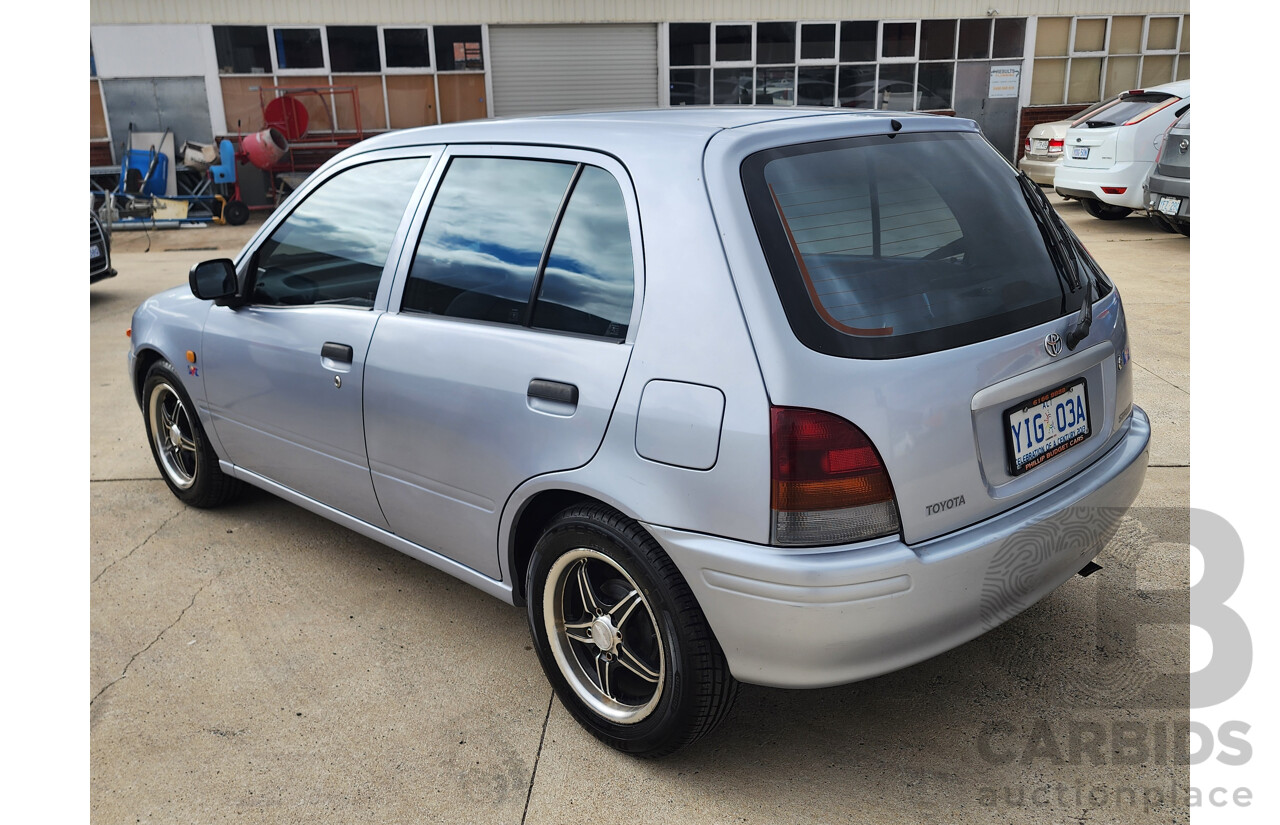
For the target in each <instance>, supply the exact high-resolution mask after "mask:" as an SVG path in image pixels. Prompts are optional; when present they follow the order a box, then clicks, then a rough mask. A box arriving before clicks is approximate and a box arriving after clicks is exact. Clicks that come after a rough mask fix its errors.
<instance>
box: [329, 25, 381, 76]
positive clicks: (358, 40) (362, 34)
mask: <svg viewBox="0 0 1280 825" xmlns="http://www.w3.org/2000/svg"><path fill="white" fill-rule="evenodd" d="M325 35H326V36H327V37H328V38H329V68H330V69H332V70H333V71H335V72H377V71H381V70H382V63H381V61H380V59H379V58H378V27H377V26H329V27H328V28H326V29H325Z"/></svg>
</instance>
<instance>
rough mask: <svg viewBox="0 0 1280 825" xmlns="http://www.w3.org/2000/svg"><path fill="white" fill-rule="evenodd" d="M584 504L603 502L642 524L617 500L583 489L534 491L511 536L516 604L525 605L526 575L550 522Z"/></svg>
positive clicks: (514, 522) (518, 513)
mask: <svg viewBox="0 0 1280 825" xmlns="http://www.w3.org/2000/svg"><path fill="white" fill-rule="evenodd" d="M580 504H600V505H603V506H605V507H608V508H610V509H612V510H614V511H616V512H618V513H619V514H620V515H622V516H624V517H626V518H629V519H631V520H632V521H637V523H638V520H637V519H636V517H635V515H634V514H632V513H628V512H627V511H626V510H625V509H623V508H622V507H619V506H618V504H617V503H616V502H612V501H608V500H606V499H604V498H601V497H599V496H595V495H592V494H590V493H587V492H585V491H583V490H574V489H571V488H567V487H552V488H548V489H544V490H539V491H537V492H535V493H533V494H532V495H530V496H529V497H528V498H526V499H525V500H524V501H523V502H521V503H520V504H519V506H518V509H517V510H516V511H515V516H514V517H513V518H512V522H511V528H510V531H509V532H508V536H507V571H508V573H509V574H510V576H511V600H512V602H513V603H514V604H516V605H518V606H523V605H524V604H525V592H524V588H525V575H526V573H528V570H529V559H530V557H531V556H532V555H533V547H534V545H535V544H537V543H538V539H539V538H540V537H541V536H542V533H543V532H544V531H545V530H546V528H547V525H548V524H550V523H551V521H552V519H554V518H555V517H556V516H557V515H559V514H560V513H562V512H564V511H565V510H567V509H568V508H570V507H574V506H577V505H580ZM641 529H643V527H642V528H641Z"/></svg>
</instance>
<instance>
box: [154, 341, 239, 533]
mask: <svg viewBox="0 0 1280 825" xmlns="http://www.w3.org/2000/svg"><path fill="white" fill-rule="evenodd" d="M142 417H143V420H144V421H145V422H146V425H147V443H148V444H150V445H151V456H152V457H153V458H154V459H155V460H156V467H158V468H159V470H160V475H161V477H163V478H164V481H165V484H168V485H169V489H170V490H172V491H173V494H174V495H175V496H177V497H178V498H179V499H181V500H182V501H184V502H186V503H187V504H190V505H192V506H195V507H217V506H218V505H220V504H225V503H226V502H228V501H230V500H231V499H233V498H235V496H237V495H238V494H239V493H240V491H241V489H242V484H241V482H240V481H239V479H234V478H231V477H230V476H228V475H226V474H224V473H223V472H222V469H221V468H220V467H219V466H218V456H217V455H216V454H215V453H214V452H213V448H212V447H211V446H210V445H209V438H208V436H206V435H205V432H204V428H203V427H201V426H200V419H199V418H198V417H197V415H196V411H195V407H194V406H193V405H192V404H191V399H190V397H189V396H188V395H187V392H186V390H184V389H183V388H182V381H181V380H180V379H179V378H178V376H177V373H175V372H174V369H173V365H172V364H170V363H169V362H167V361H158V362H156V363H155V364H153V365H152V367H151V369H149V370H148V371H147V378H146V381H145V383H144V384H143V389H142Z"/></svg>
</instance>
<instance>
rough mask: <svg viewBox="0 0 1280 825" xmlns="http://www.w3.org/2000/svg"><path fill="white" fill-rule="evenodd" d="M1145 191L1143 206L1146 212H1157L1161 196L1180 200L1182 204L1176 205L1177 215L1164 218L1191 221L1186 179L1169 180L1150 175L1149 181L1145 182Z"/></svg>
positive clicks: (1189, 183) (1188, 190)
mask: <svg viewBox="0 0 1280 825" xmlns="http://www.w3.org/2000/svg"><path fill="white" fill-rule="evenodd" d="M1146 190H1147V192H1146V195H1147V198H1146V200H1147V202H1146V204H1145V205H1146V208H1147V209H1148V210H1150V211H1152V212H1156V211H1158V210H1157V207H1158V206H1159V205H1160V198H1161V196H1170V197H1175V198H1181V199H1182V203H1181V204H1179V205H1178V214H1177V215H1165V217H1167V218H1173V219H1175V220H1187V221H1189V220H1191V181H1189V180H1187V179H1186V178H1170V177H1165V176H1164V175H1157V174H1152V175H1151V178H1150V180H1148V181H1147V187H1146ZM1161 214H1163V213H1161Z"/></svg>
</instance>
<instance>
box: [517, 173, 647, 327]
mask: <svg viewBox="0 0 1280 825" xmlns="http://www.w3.org/2000/svg"><path fill="white" fill-rule="evenodd" d="M632 260H633V259H632V255H631V229H630V225H629V223H628V221H627V207H626V204H625V203H624V202H623V200H622V190H621V189H620V188H619V187H618V182H617V181H616V180H614V178H613V175H610V174H609V173H608V172H606V171H604V170H603V169H600V168H599V167H596V166H586V167H584V168H583V170H582V176H581V177H580V178H579V179H578V183H577V185H576V186H574V188H573V194H572V195H571V196H570V198H569V205H568V207H566V209H565V212H564V217H563V218H562V219H561V221H560V228H559V229H558V230H557V231H556V238H555V241H554V242H553V243H552V246H551V255H550V257H548V259H547V268H546V271H545V272H544V273H543V276H542V285H541V286H540V287H539V288H538V300H537V302H536V303H535V305H534V309H533V322H532V324H531V325H532V326H535V327H538V328H539V329H554V330H561V331H563V332H577V333H582V334H584V335H602V336H605V337H607V338H624V337H626V334H627V325H628V324H629V323H630V322H631V299H632V294H633V292H634V289H635V286H634V283H635V275H634V271H633V267H632Z"/></svg>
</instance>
